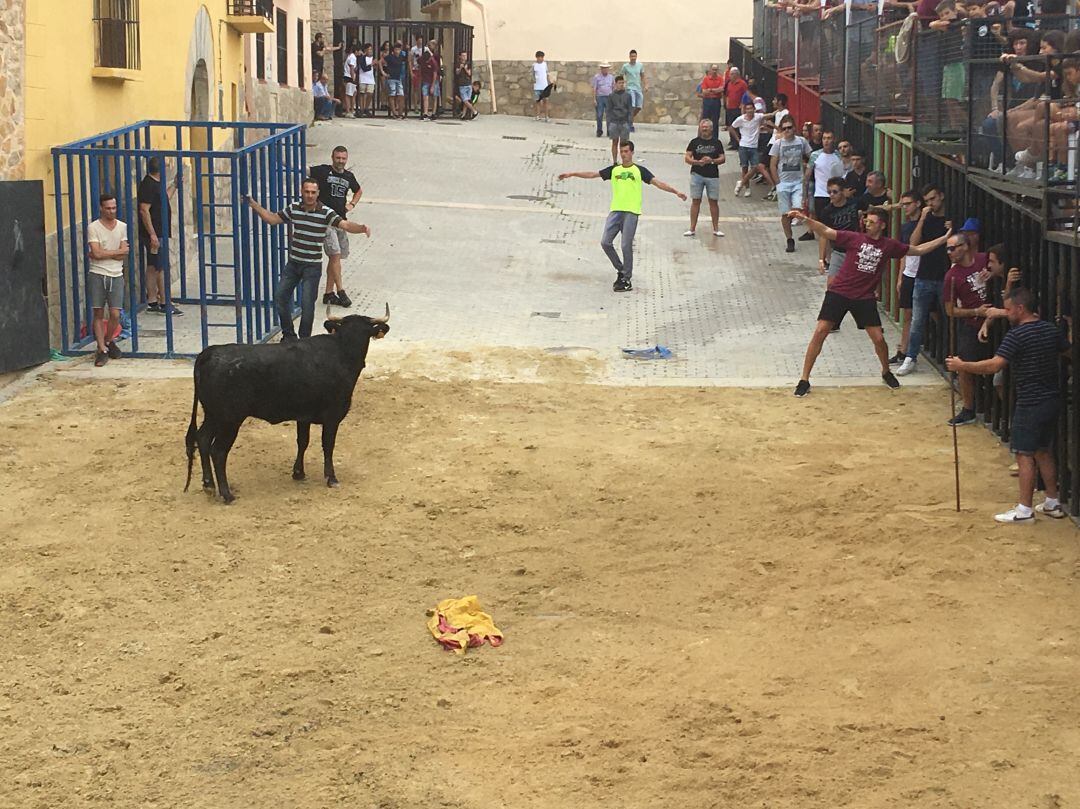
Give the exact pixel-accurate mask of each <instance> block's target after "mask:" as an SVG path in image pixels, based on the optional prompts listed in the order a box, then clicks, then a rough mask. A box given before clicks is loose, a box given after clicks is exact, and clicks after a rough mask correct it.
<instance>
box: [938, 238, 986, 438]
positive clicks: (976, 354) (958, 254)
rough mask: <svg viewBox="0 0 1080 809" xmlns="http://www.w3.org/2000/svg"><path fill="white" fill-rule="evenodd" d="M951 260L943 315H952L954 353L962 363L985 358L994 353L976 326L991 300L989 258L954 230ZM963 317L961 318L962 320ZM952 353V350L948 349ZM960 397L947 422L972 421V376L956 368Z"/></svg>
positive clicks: (973, 379) (946, 280)
mask: <svg viewBox="0 0 1080 809" xmlns="http://www.w3.org/2000/svg"><path fill="white" fill-rule="evenodd" d="M945 249H946V250H948V252H949V258H950V259H951V260H952V267H950V268H949V271H948V272H947V273H945V284H944V287H945V291H944V295H943V300H944V302H945V314H946V315H948V316H949V317H950V318H955V319H956V322H955V329H956V352H955V353H956V355H957V356H959V357H960V359H962V360H964V361H965V362H981V361H982V360H988V359H990V358H991V357H992V356H993V355H994V352H993V351H992V350H991V348H990V344H989V343H983V342H980V341H979V329H981V328H982V324H983V321H984V320H986V313H987V311H988V310H989V309H990V307H991V305H992V304H993V301H991V300H990V287H989V286H988V284H987V282H988V281H989V280H990V270H989V269H987V263H988V260H989V257H988V256H987V255H986V253H976V252H975V251H974V250H972V249H971V245H970V244H969V242H968V237H967V236H965V235H964V234H963V233H957V234H956V235H955V236H950V237H949V243H948V246H947V247H946V248H945ZM961 318H962V319H961ZM949 353H950V354H952V353H953V351H952V350H950V351H949ZM958 373H959V375H960V396H961V398H962V399H963V400H964V406H963V409H962V410H961V411H960V412H959V413H957V414H956V415H955V416H953V417H952V418H951V419H949V424H955V425H957V426H960V425H962V424H972V423H973V422H974V421H975V375H974V374H971V373H968V372H967V371H959V372H958Z"/></svg>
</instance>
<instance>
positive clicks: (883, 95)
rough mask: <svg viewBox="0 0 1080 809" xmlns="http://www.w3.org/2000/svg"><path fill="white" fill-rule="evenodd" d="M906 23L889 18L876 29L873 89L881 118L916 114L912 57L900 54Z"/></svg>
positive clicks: (896, 118) (904, 118)
mask: <svg viewBox="0 0 1080 809" xmlns="http://www.w3.org/2000/svg"><path fill="white" fill-rule="evenodd" d="M902 27H903V23H902V22H887V23H884V24H881V25H879V26H878V28H877V31H876V32H875V44H874V60H873V66H874V73H873V79H872V81H873V88H872V92H873V95H874V116H875V118H877V120H879V121H910V120H911V116H912V106H913V102H914V93H913V91H912V60H911V59H905V60H904V61H902V62H901V61H900V60H899V59H898V58H897V56H898V45H899V40H900V30H901V28H902ZM900 55H901V56H902V55H903V54H902V53H901V54H900Z"/></svg>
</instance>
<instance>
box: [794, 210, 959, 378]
mask: <svg viewBox="0 0 1080 809" xmlns="http://www.w3.org/2000/svg"><path fill="white" fill-rule="evenodd" d="M789 216H790V217H791V218H792V219H803V220H805V221H806V226H807V227H808V228H810V229H811V230H812V231H813V232H814V233H815V234H816V235H817V236H818V237H819V238H824V239H828V240H829V241H830V242H833V244H834V245H835V246H836V247H839V248H840V249H842V250H843V251H844V254H845V255H844V263H843V264H842V265H841V266H840V271H839V272H838V273H837V274H836V277H835V278H834V279H833V282H832V284H831V285H830V286H829V288H828V289H827V290H826V291H825V300H824V301H822V304H821V311H820V312H819V313H818V319H817V325H816V326H815V327H814V333H813V335H812V336H811V337H810V344H809V345H808V346H807V347H806V357H805V359H804V360H803V373H802V378H801V379H800V380H799V384H798V385H796V386H795V395H796V396H800V397H802V396H805V395H806V394H808V393H809V392H810V372H811V371H813V369H814V363H815V362H816V361H817V358H818V354H820V353H821V348H822V346H823V345H825V339H826V338H827V337H828V336H829V333H830V332H831V331H832V330H833V328H834V327H835V326H836V324H837V323H839V322H840V321H841V320H843V319H844V315H846V314H847V313H848V312H850V313H851V316H852V317H853V318H854V319H855V325H856V326H858V327H859V328H860V329H863V330H865V331H866V335H867V336H868V337H869V338H870V341H871V342H872V343H873V344H874V352H875V353H876V354H877V357H878V360H879V361H880V362H881V381H882V382H884V383H885V384H886V385H888V386H889V387H890V388H898V387H900V383H899V381H897V379H896V377H895V376H893V373H892V371H890V370H889V348H888V346H887V345H886V344H885V335H884V334H883V333H882V331H881V315H880V314H879V313H878V306H877V294H878V286H879V284H880V283H881V274H882V272H883V271H884V269H885V267H886V266H887V264H888V262H889V259H894V258H903V257H904V256H906V255H909V254H910V255H916V256H923V255H926V254H927V253H929V252H930V251H931V250H935V249H937V248H939V247H942V246H943V245H944V244H945V241H946V240H947V238H948V237H949V236H951V235H952V231H951V230H950V231H949V232H948V233H947V234H946V235H945V236H942V237H941V238H940V239H935V240H933V241H929V242H926V243H924V244H921V245H919V246H918V247H909V246H908V245H906V244H903V243H902V242H898V241H896V240H895V239H890V238H887V237H886V236H885V232H886V231H887V230H888V227H889V215H888V214H887V213H886V212H885V211H883V210H881V208H871V209H870V210H869V211H868V212H867V214H866V220H865V223H866V233H853V232H851V231H849V230H834V229H833V228H830V227H827V226H826V225H825V224H823V223H822V222H817V221H814V220H813V219H811V218H810V217H809V216H807V214H806V213H804V212H803V211H799V210H792V211H791V212H790V214H789Z"/></svg>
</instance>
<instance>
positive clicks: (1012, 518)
mask: <svg viewBox="0 0 1080 809" xmlns="http://www.w3.org/2000/svg"><path fill="white" fill-rule="evenodd" d="M994 519H995V520H997V521H998V522H1004V523H1009V524H1011V525H1030V524H1031V523H1033V522H1035V512H1034V511H1033V512H1031V514H1028V515H1027V516H1026V517H1021V516H1020V513H1019V512H1018V511H1017V510H1016V509H1015V508H1010V509H1009V510H1008V511H1005V512H1002V513H1001V514H995V515H994Z"/></svg>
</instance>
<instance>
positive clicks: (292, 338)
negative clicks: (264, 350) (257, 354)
mask: <svg viewBox="0 0 1080 809" xmlns="http://www.w3.org/2000/svg"><path fill="white" fill-rule="evenodd" d="M299 340H300V338H299V337H297V336H296V335H295V334H283V335H281V342H283V343H295V342H297V341H299Z"/></svg>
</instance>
